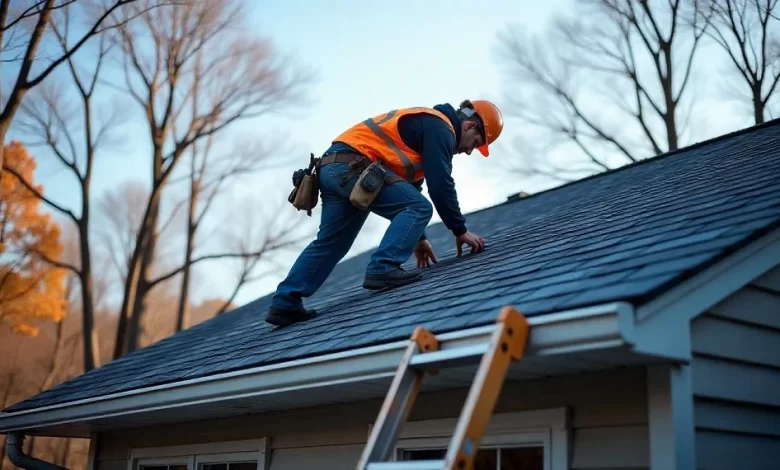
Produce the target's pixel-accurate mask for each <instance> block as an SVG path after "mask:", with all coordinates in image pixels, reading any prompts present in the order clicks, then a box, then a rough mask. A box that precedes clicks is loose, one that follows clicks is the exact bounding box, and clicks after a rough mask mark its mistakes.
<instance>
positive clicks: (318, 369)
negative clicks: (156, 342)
mask: <svg viewBox="0 0 780 470" xmlns="http://www.w3.org/2000/svg"><path fill="white" fill-rule="evenodd" d="M528 322H529V324H530V325H531V331H530V335H529V338H528V344H527V347H526V356H550V355H556V354H565V353H576V352H579V351H589V350H597V349H604V348H614V347H619V346H631V345H633V344H634V342H635V331H634V308H633V306H632V305H631V304H629V303H625V302H613V303H608V304H603V305H597V306H592V307H586V308H579V309H575V310H568V311H561V312H557V313H551V314H546V315H541V316H532V317H529V318H528ZM493 331H494V327H493V325H485V326H481V327H476V328H470V329H465V330H460V331H455V332H448V333H443V334H440V335H437V336H438V338H439V339H440V341H441V349H442V350H444V349H448V348H453V347H462V346H469V345H473V344H475V343H477V342H481V341H484V340H486V339H488V338H490V336H491V335H492V332H493ZM407 346H408V341H405V340H404V341H396V342H393V343H387V344H382V345H378V346H371V347H365V348H360V349H354V350H349V351H342V352H339V353H333V354H326V355H322V356H315V357H311V358H307V359H300V360H293V361H288V362H283V363H278V364H271V365H267V366H261V367H254V368H251V369H245V370H241V371H234V372H229V373H224V374H218V375H213V376H208V377H203V378H199V379H191V380H187V381H181V382H175V383H171V384H164V385H158V386H154V387H148V388H143V389H137V390H131V391H127V392H121V393H116V394H111V395H106V396H101V397H94V398H91V399H85V400H78V401H73V402H67V403H62V404H58V405H52V406H47V407H41V408H35V409H30V410H22V411H17V412H6V413H0V433H5V432H9V431H29V430H34V429H38V428H44V427H50V426H57V425H68V424H80V423H85V422H88V421H92V420H97V419H105V418H113V417H121V416H127V415H137V414H141V413H150V412H154V411H162V410H171V409H176V408H179V409H181V408H186V407H188V406H192V405H197V404H200V403H204V402H209V403H213V402H229V401H230V400H233V399H237V398H246V397H259V396H270V395H276V394H281V393H285V392H286V391H288V390H290V389H307V388H308V389H311V388H317V387H323V386H332V385H334V384H349V383H355V382H360V381H363V380H370V379H376V378H380V377H391V376H392V375H394V374H395V371H396V368H397V367H398V364H399V362H400V360H401V358H402V357H403V354H404V351H405V349H406V347H407Z"/></svg>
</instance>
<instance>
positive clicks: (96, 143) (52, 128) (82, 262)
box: [9, 6, 121, 371]
mask: <svg viewBox="0 0 780 470" xmlns="http://www.w3.org/2000/svg"><path fill="white" fill-rule="evenodd" d="M58 13H62V15H63V16H64V22H63V23H64V26H63V25H58V23H57V22H56V21H52V30H53V32H54V34H55V36H56V37H57V39H58V41H59V45H60V48H61V51H62V53H63V56H65V55H66V54H67V51H68V42H69V36H70V32H71V28H72V26H73V22H72V21H71V18H72V16H71V15H72V12H71V7H70V6H66V7H64V8H62V9H61V10H59V11H58ZM98 41H99V44H98V46H97V50H96V51H95V53H94V56H93V63H92V64H89V65H88V67H89V71H88V72H87V73H86V74H82V73H80V72H79V68H80V67H79V66H80V65H84V64H83V63H81V62H80V63H76V62H75V60H74V58H73V55H67V57H66V59H65V62H66V63H67V66H68V70H69V72H70V78H71V80H72V82H73V84H74V88H75V90H76V96H77V100H78V102H77V103H76V104H75V105H74V104H73V103H72V102H70V101H69V100H68V99H67V97H68V96H69V93H68V92H67V91H65V90H63V88H62V85H63V84H62V83H57V84H56V85H54V84H53V85H52V86H49V85H48V84H44V85H43V86H41V87H39V88H37V89H36V90H35V92H34V93H33V94H31V95H30V96H29V97H28V98H27V99H26V100H25V101H24V102H23V103H22V104H21V120H20V125H19V127H20V128H21V129H23V130H25V131H27V132H29V134H31V135H32V136H34V137H37V139H38V142H35V143H33V145H45V146H47V147H48V148H49V149H50V150H51V152H52V153H53V154H54V156H55V158H56V159H57V160H58V161H59V163H60V164H61V165H63V167H64V168H65V169H67V171H69V172H70V173H72V174H73V176H74V177H75V180H76V183H77V185H78V188H77V192H78V194H79V196H80V199H81V201H80V202H81V204H80V207H79V210H78V214H76V213H75V212H73V211H72V210H70V209H68V208H67V207H65V205H64V204H63V203H61V202H57V201H55V200H53V198H51V197H47V196H44V195H43V194H42V193H40V192H39V191H37V190H36V189H35V188H34V187H33V186H32V185H31V184H30V182H26V181H24V180H23V179H22V178H21V176H20V175H19V174H17V173H15V172H14V171H13V170H9V171H10V172H11V173H13V174H14V175H16V177H17V178H19V179H20V181H22V182H23V183H24V184H25V185H26V186H27V187H28V189H30V190H31V191H32V192H33V193H35V194H36V196H37V197H38V198H39V199H41V200H43V201H44V202H45V203H47V204H48V205H49V206H50V207H52V208H54V209H55V210H57V211H58V212H60V213H61V214H63V215H65V216H66V217H67V218H68V219H70V220H71V221H72V222H73V223H74V224H75V225H76V227H77V230H78V240H79V257H78V258H79V259H78V262H77V263H67V262H63V261H61V260H56V259H50V258H48V257H46V258H45V259H46V261H47V262H49V263H51V264H53V265H56V266H58V267H62V268H66V269H69V270H70V271H72V272H73V273H75V274H76V275H77V276H78V278H79V281H80V289H79V290H80V292H81V304H82V306H81V309H82V313H83V314H82V321H83V324H82V328H83V332H84V334H83V339H84V370H85V371H89V370H91V369H93V368H95V367H99V366H100V355H99V352H98V337H97V330H96V329H95V320H94V319H95V314H94V310H95V308H94V300H93V272H92V262H93V258H92V252H93V249H92V246H91V243H90V229H91V224H90V221H91V210H90V207H91V203H92V194H91V192H92V191H91V188H92V174H93V169H94V165H95V160H96V156H97V154H98V153H99V152H100V151H101V150H102V148H103V147H104V145H105V144H106V143H107V139H109V138H110V132H111V130H112V128H114V127H115V126H116V124H118V122H119V118H121V115H120V114H119V113H118V112H116V111H117V109H118V108H117V107H114V108H113V109H112V110H111V111H112V112H111V113H110V114H109V116H108V118H107V119H105V120H103V122H102V123H101V122H99V120H98V119H96V118H95V111H96V110H95V106H94V103H93V100H94V97H95V91H96V89H97V84H98V79H99V77H100V74H101V71H102V66H103V64H104V59H105V57H106V55H107V54H108V53H109V44H108V42H107V41H106V37H105V36H104V35H101V36H99V37H98ZM77 115H81V122H80V123H79V121H77V120H76V119H73V117H74V116H77Z"/></svg>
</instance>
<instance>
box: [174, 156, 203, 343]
mask: <svg viewBox="0 0 780 470" xmlns="http://www.w3.org/2000/svg"><path fill="white" fill-rule="evenodd" d="M192 158H193V162H194V160H195V155H193V157H192ZM193 166H194V164H193ZM199 186H200V185H199V184H198V181H196V180H195V175H194V174H193V175H192V178H191V180H190V207H189V212H188V214H187V248H186V251H185V253H184V272H183V273H182V281H181V293H180V295H179V310H178V312H177V316H176V331H177V332H178V331H181V330H184V329H186V328H187V327H189V325H190V318H189V315H190V271H191V270H192V265H191V263H192V252H193V250H194V248H195V231H196V228H197V227H196V221H195V216H196V213H197V203H198V195H199V193H200V190H199Z"/></svg>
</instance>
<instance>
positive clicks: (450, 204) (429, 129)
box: [325, 104, 467, 238]
mask: <svg viewBox="0 0 780 470" xmlns="http://www.w3.org/2000/svg"><path fill="white" fill-rule="evenodd" d="M434 109H436V110H437V111H440V112H441V113H443V114H444V115H446V116H447V117H448V118H449V120H450V122H451V123H452V125H453V127H454V128H455V135H452V132H451V131H450V128H449V126H447V123H445V122H444V121H442V120H441V119H439V118H438V117H436V116H433V115H430V114H413V115H407V116H402V117H401V118H399V119H398V133H399V135H400V136H401V139H402V140H403V141H404V143H405V144H406V145H407V146H409V148H411V149H412V150H414V151H416V152H418V153H420V155H422V163H423V171H424V172H425V179H424V180H425V182H426V184H427V185H428V194H429V195H430V197H431V201H432V202H433V206H434V207H435V208H436V212H437V213H438V214H439V216H440V217H441V219H442V222H443V223H444V225H445V226H446V227H447V228H448V229H449V230H450V231H452V233H453V234H454V235H455V236H458V235H461V234H463V233H466V231H467V228H466V218H465V217H463V214H462V213H461V211H460V204H459V203H458V195H457V192H456V191H455V181H454V180H453V178H452V156H453V154H454V153H455V147H456V146H457V142H458V140H460V129H461V127H460V126H461V121H460V119H459V118H458V115H457V111H456V110H455V108H453V107H452V106H451V105H449V104H440V105H436V106H434ZM334 151H351V152H354V151H355V150H354V149H352V148H351V147H349V146H348V145H346V144H344V143H341V142H334V143H333V144H332V145H331V147H330V148H329V149H328V150H327V151H326V152H325V153H326V154H327V153H331V152H334ZM415 187H417V189H418V190H419V191H422V181H421V182H420V183H419V184H415ZM422 238H425V234H423V237H422Z"/></svg>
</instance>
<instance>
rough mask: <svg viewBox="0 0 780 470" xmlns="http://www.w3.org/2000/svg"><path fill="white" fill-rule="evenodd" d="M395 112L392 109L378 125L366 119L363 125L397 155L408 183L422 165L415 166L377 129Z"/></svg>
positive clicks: (387, 136)
mask: <svg viewBox="0 0 780 470" xmlns="http://www.w3.org/2000/svg"><path fill="white" fill-rule="evenodd" d="M395 112H396V110H395V109H394V110H392V111H390V112H389V113H387V116H385V117H384V118H382V120H381V121H379V123H376V122H374V120H373V119H371V118H368V119H366V120H365V121H363V124H365V125H367V126H368V128H369V129H371V131H373V132H374V134H376V135H377V136H379V138H380V139H382V141H384V143H385V144H387V146H388V147H389V148H390V150H392V151H393V152H395V154H396V155H398V158H400V159H401V162H402V163H403V165H404V170H406V179H407V180H408V181H414V174H415V173H416V172H417V170H419V169H420V168H422V163H418V164H417V165H415V164H414V163H412V160H411V159H410V158H409V156H408V155H406V154H405V153H403V152H402V151H401V149H399V148H398V146H397V145H395V142H393V139H391V138H390V136H389V135H387V134H385V132H384V131H383V130H382V129H380V128H379V124H384V123H385V122H387V121H389V120H390V119H392V118H393V116H394V115H395Z"/></svg>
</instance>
